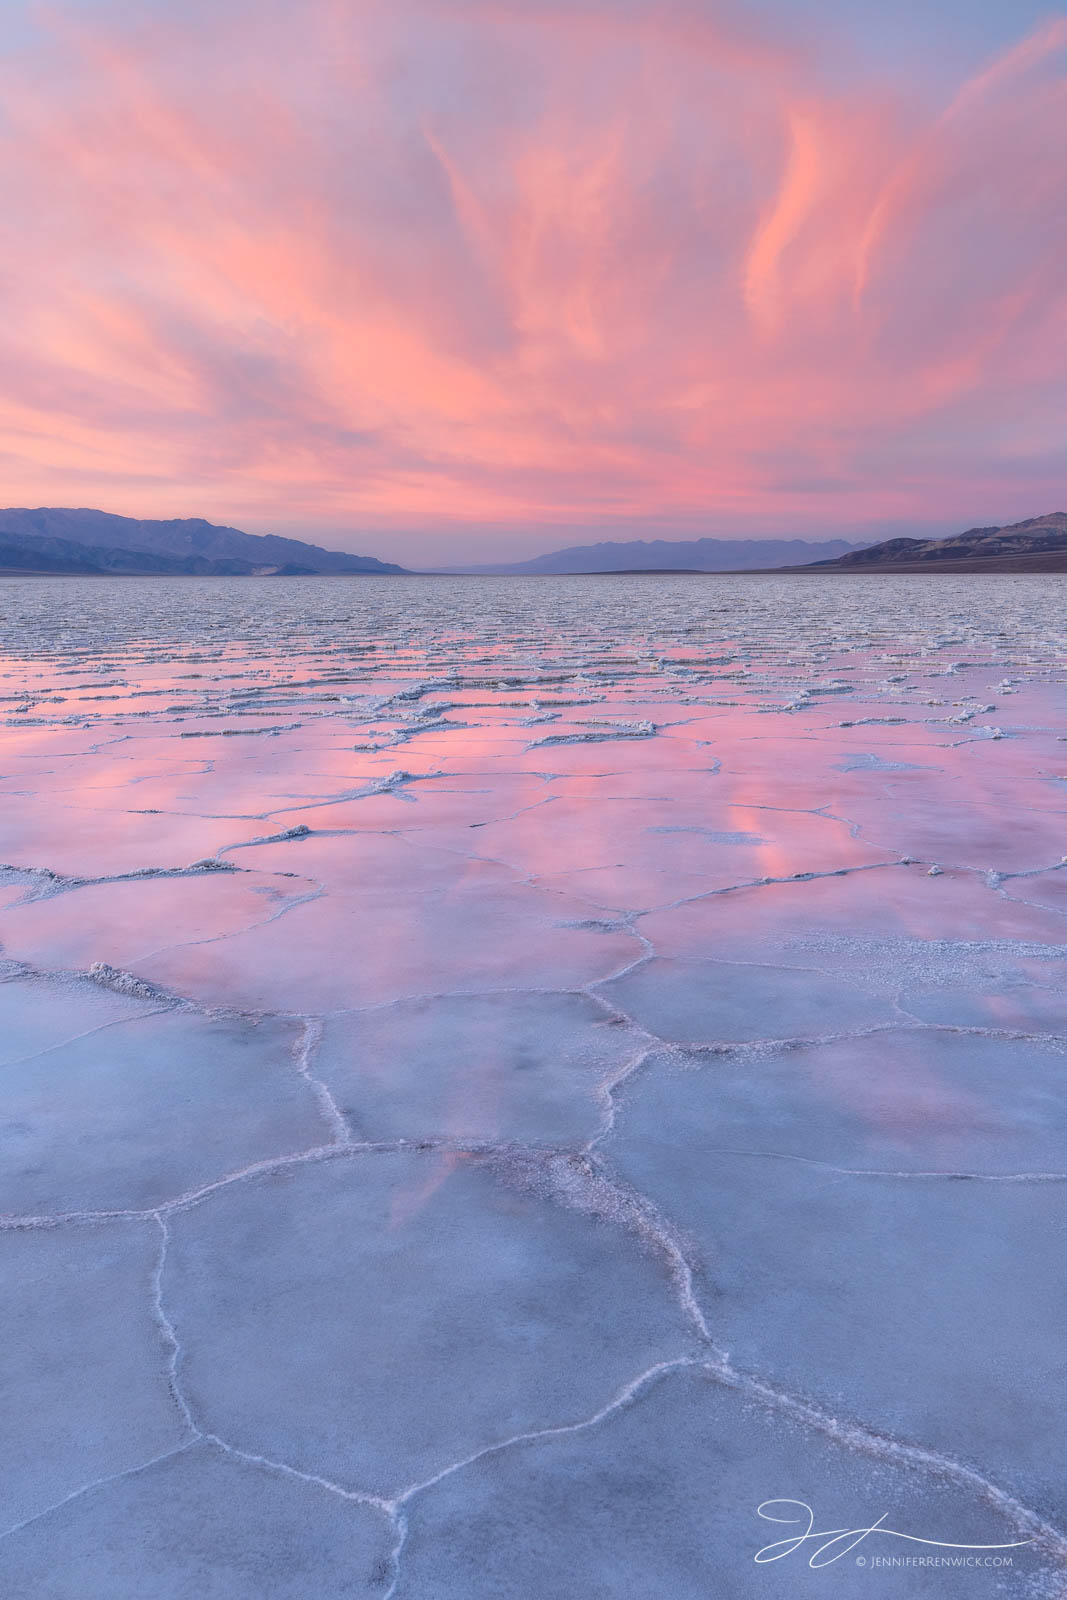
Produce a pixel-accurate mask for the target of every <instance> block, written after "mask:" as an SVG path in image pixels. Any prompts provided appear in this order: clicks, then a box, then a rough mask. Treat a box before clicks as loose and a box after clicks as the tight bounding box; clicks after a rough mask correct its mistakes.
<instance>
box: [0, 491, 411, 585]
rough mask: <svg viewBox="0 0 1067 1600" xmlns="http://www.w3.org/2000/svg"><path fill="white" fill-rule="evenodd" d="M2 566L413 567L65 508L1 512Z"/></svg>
mask: <svg viewBox="0 0 1067 1600" xmlns="http://www.w3.org/2000/svg"><path fill="white" fill-rule="evenodd" d="M0 569H7V570H9V571H37V572H111V573H124V574H133V573H159V574H169V575H175V576H177V575H185V576H190V575H208V576H242V577H244V576H250V575H252V574H255V573H270V574H275V575H278V576H295V575H298V574H302V573H314V572H322V573H379V574H380V573H390V572H392V573H402V572H404V570H405V569H404V568H403V567H398V566H396V565H394V564H393V563H392V562H388V561H378V560H376V559H375V558H374V557H373V556H354V555H349V554H348V553H347V552H345V551H341V550H323V549H322V548H321V547H320V546H318V545H314V544H305V543H304V542H303V541H302V540H300V539H283V538H280V537H279V536H278V535H276V534H256V533H244V532H243V531H242V530H241V529H240V528H228V527H220V526H218V525H217V524H215V523H212V522H205V521H204V519H203V518H202V517H180V518H175V519H173V520H170V521H153V520H145V519H139V518H136V517H120V516H116V515H115V514H114V513H113V512H109V511H94V510H89V509H80V510H68V509H65V508H59V507H40V508H38V509H37V510H32V511H31V510H27V509H24V508H12V509H9V510H6V511H0Z"/></svg>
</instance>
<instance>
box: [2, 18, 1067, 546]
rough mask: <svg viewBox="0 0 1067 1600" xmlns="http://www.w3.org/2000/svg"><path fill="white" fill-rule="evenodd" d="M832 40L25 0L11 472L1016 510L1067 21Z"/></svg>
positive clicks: (10, 371)
mask: <svg viewBox="0 0 1067 1600" xmlns="http://www.w3.org/2000/svg"><path fill="white" fill-rule="evenodd" d="M867 72H868V69H861V68H860V67H859V66H858V65H857V67H856V69H855V71H854V72H853V73H852V74H851V76H849V77H848V78H847V80H842V76H841V74H840V73H836V74H834V76H833V78H832V79H831V76H830V75H829V74H828V73H826V72H825V71H824V70H822V68H821V67H820V52H819V49H818V36H817V31H812V32H810V33H809V34H808V35H807V36H805V35H804V34H802V33H801V32H800V30H799V29H794V30H793V31H792V32H791V33H786V32H785V31H783V29H782V28H781V27H774V26H772V25H771V23H770V21H768V20H764V21H762V22H757V20H755V18H754V14H753V12H752V11H751V9H749V8H746V9H745V10H744V11H742V12H734V11H731V10H728V9H727V8H726V7H725V6H717V5H712V4H699V3H696V0H694V3H692V4H688V5H683V4H666V5H664V4H657V3H655V0H601V3H599V4H598V3H595V0H578V3H575V4H570V3H569V4H567V5H563V4H558V5H557V4H554V3H545V4H539V5H537V6H536V7H534V6H528V5H525V4H523V5H520V4H517V3H509V0H485V3H480V0H460V3H458V4H449V5H445V4H443V3H441V4H430V3H426V4H418V3H414V0H394V3H393V4H392V5H390V6H385V5H384V4H377V3H372V0H366V3H364V0H359V3H349V0H305V4H303V5H301V6H299V7H294V6H291V5H289V4H282V3H281V0H260V3H259V4H258V5H257V6H256V7H255V8H254V9H253V8H251V7H249V6H248V5H246V4H244V3H243V0H215V3H214V4H213V5H211V6H210V7H209V6H207V5H206V4H201V3H199V0H197V3H195V4H191V5H183V6H181V7H178V6H177V5H174V6H170V5H167V4H165V3H163V4H157V5H154V6H152V7H150V8H141V9H136V10H132V9H126V10H124V11H123V12H121V13H116V12H114V11H112V10H111V9H110V8H108V7H105V6H103V5H101V6H95V5H92V4H90V5H82V6H81V7H80V8H79V9H78V10H77V11H70V12H64V11H62V10H60V11H57V12H50V13H48V14H47V17H46V18H45V20H44V22H43V23H42V25H41V26H40V27H39V30H38V32H37V34H36V35H34V36H27V37H26V38H24V39H22V40H21V41H20V42H19V44H18V46H17V48H15V49H13V50H12V51H11V52H9V53H8V55H7V56H6V58H5V60H4V64H3V67H2V68H0V181H2V183H3V188H4V193H5V204H4V207H3V209H2V212H0V229H2V232H3V266H2V268H0V273H2V278H3V287H4V296H5V306H6V314H5V319H4V323H3V327H2V329H0V463H2V465H3V470H4V478H5V497H6V498H7V499H8V500H9V501H14V500H16V499H17V500H21V501H23V502H29V503H34V504H37V503H41V502H52V503H57V502H58V503H67V504H70V503H75V502H82V503H85V502H91V503H99V504H106V505H108V506H109V507H111V508H114V509H118V510H128V511H137V512H140V513H141V514H152V513H153V512H158V513H160V514H163V513H166V514H177V513H181V512H185V511H188V512H194V511H197V512H202V513H205V514H208V515H217V516H219V517H223V516H224V517H226V518H228V519H231V520H241V519H243V520H244V521H245V522H246V523H247V524H250V525H253V526H262V527H266V526H274V527H279V528H281V527H286V528H297V527H302V528H307V529H312V528H315V527H318V528H320V529H321V530H322V531H324V532H325V531H327V530H335V531H336V530H342V531H343V530H347V529H352V530H357V529H358V530H364V529H365V530H379V531H381V533H382V535H383V537H384V538H385V540H386V544H388V537H387V536H388V531H389V530H395V529H409V530H410V529H417V528H422V529H424V530H426V535H427V540H428V544H427V547H426V550H427V552H428V550H429V548H430V546H431V545H432V541H433V539H434V537H436V538H437V539H438V542H439V543H440V544H441V547H442V548H445V547H447V548H448V550H449V552H451V550H452V549H454V548H455V546H456V530H457V528H459V527H460V526H465V527H473V528H474V529H475V530H476V529H477V528H478V527H484V528H485V530H486V538H488V537H489V536H490V530H492V538H493V540H494V542H495V543H499V530H500V528H501V527H506V526H509V525H513V526H515V527H517V528H532V527H538V528H539V529H540V530H541V534H540V535H539V538H538V539H534V540H533V542H534V543H537V542H544V538H545V537H549V538H550V537H551V535H550V532H549V525H553V526H554V525H558V526H560V527H563V526H565V525H566V526H575V525H586V526H589V525H595V524H598V523H602V524H603V525H604V529H605V536H610V525H611V524H612V523H613V522H616V521H617V522H618V523H619V524H620V525H623V526H626V527H627V528H630V527H632V526H635V525H640V524H641V523H642V522H643V521H646V522H648V523H649V525H655V526H656V527H664V526H677V527H678V528H685V527H691V528H692V530H693V531H694V532H697V531H715V532H737V533H746V532H757V531H766V530H769V529H772V528H773V529H776V530H778V529H780V530H783V531H787V530H788V531H797V532H800V531H816V532H818V531H826V532H831V531H836V530H838V529H840V528H847V527H862V526H866V525H869V524H876V523H892V522H894V521H896V522H901V523H905V522H907V521H908V520H909V519H916V520H918V521H919V522H920V523H922V524H923V525H929V524H930V523H932V522H937V521H939V520H945V519H951V518H953V517H956V516H961V517H969V516H971V515H981V517H982V520H986V519H987V518H988V520H993V519H995V518H997V517H1000V516H1010V515H1012V514H1018V515H1024V514H1027V513H1029V512H1032V511H1036V510H1042V509H1048V507H1049V506H1050V505H1051V504H1052V503H1053V501H1056V500H1062V499H1063V498H1065V491H1067V455H1065V451H1064V445H1063V440H1062V424H1061V419H1062V415H1063V408H1064V403H1065V401H1067V362H1065V355H1067V349H1065V343H1067V270H1065V267H1064V263H1065V261H1067V206H1065V205H1064V187H1065V180H1067V157H1065V156H1064V154H1063V151H1064V148H1065V141H1064V137H1063V135H1064V122H1065V112H1067V19H1063V18H1053V19H1052V20H1050V21H1048V22H1046V23H1044V24H1042V25H1041V26H1040V27H1039V28H1038V29H1037V30H1035V31H1033V32H1031V33H1029V34H1027V35H1026V36H1025V37H1023V38H1021V39H1020V40H1017V41H1016V42H1015V43H1014V44H1012V45H1011V46H1009V47H1008V48H1007V50H1005V51H1004V52H1003V53H1002V54H1001V55H1000V56H999V57H998V58H997V59H995V60H993V61H991V62H988V63H987V64H986V65H985V66H984V67H983V68H981V69H980V70H979V71H978V72H977V73H976V74H974V75H973V76H972V77H971V78H970V79H969V81H966V82H962V83H954V84H946V86H945V94H944V97H943V100H942V104H941V105H940V106H931V105H929V103H928V102H927V101H925V100H924V101H922V102H920V101H918V100H917V99H916V97H915V96H914V95H913V94H912V93H911V92H910V91H909V89H908V87H907V85H906V84H903V83H901V84H900V85H899V86H895V85H894V84H893V82H892V81H888V80H887V78H886V75H885V74H884V73H882V74H880V75H879V76H878V77H877V78H874V77H870V76H865V73H867ZM472 537H474V538H475V539H476V535H473V536H472ZM378 542H379V543H380V544H381V543H382V539H381V538H380V539H379V541H378ZM468 542H469V541H468ZM525 543H526V544H527V545H529V543H530V539H529V538H527V539H526V540H525ZM409 548H411V549H412V550H413V548H414V547H413V546H409Z"/></svg>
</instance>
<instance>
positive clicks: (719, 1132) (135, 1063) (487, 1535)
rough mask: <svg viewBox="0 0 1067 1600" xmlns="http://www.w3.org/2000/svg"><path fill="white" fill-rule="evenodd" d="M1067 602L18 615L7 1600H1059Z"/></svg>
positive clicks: (3, 1471)
mask: <svg viewBox="0 0 1067 1600" xmlns="http://www.w3.org/2000/svg"><path fill="white" fill-rule="evenodd" d="M1065 597H1067V582H1065V580H1062V579H1058V578H1055V577H1042V578H1010V577H1005V578H997V579H996V580H991V579H988V578H962V577H961V578H951V577H939V578H938V579H937V580H936V581H932V580H930V579H923V578H907V577H905V578H885V577H879V578H876V579H870V578H867V579H864V578H862V577H861V578H855V579H852V578H850V579H847V580H844V579H835V580H833V581H826V580H823V579H818V578H811V579H807V578H800V579H790V580H777V579H773V578H759V579H747V578H731V579H729V580H719V579H714V578H707V579H687V578H670V577H654V578H639V579H636V578H635V579H626V578H611V579H596V578H589V579H569V580H564V581H561V580H554V579H547V580H537V579H524V580H517V581H516V580H507V579H486V580H451V579H418V580H415V579H412V580H402V579H388V578H384V579H376V580H374V581H373V582H371V581H370V580H366V581H360V582H347V581H341V580H320V579H300V580H291V581H287V582H286V583H284V584H282V583H274V582H271V581H257V580H241V581H240V582H228V581H226V580H188V581H183V582H182V583H181V584H180V585H179V584H177V583H174V582H166V581H152V580H139V579H130V580H123V581H121V582H113V581H109V580H106V579H99V580H97V579H94V580H92V581H81V580H75V579H71V580H67V579H56V580H52V581H51V582H49V583H39V584H38V583H29V582H8V583H4V584H0V650H2V651H3V652H4V655H3V657H2V658H0V672H2V677H0V839H2V843H0V861H3V862H5V863H6V866H5V867H4V868H3V870H2V871H0V947H2V948H0V958H2V962H3V965H2V966H0V1015H2V1016H3V1019H4V1028H3V1032H2V1036H0V1070H2V1072H3V1082H4V1090H5V1095H4V1103H3V1115H2V1118H0V1139H2V1149H3V1154H4V1157H5V1160H4V1163H3V1169H2V1177H0V1206H2V1207H3V1210H4V1212H5V1216H4V1218H3V1222H2V1227H0V1262H2V1266H0V1274H2V1282H3V1296H2V1300H3V1306H4V1312H3V1317H4V1337H3V1339H2V1341H0V1389H2V1393H3V1406H4V1412H5V1416H6V1417H7V1418H8V1419H9V1423H8V1429H7V1438H8V1448H7V1450H6V1451H5V1453H4V1457H3V1460H2V1462H0V1498H2V1509H0V1519H2V1527H3V1529H6V1530H7V1531H6V1532H4V1533H2V1535H0V1591H2V1592H3V1593H4V1594H8V1593H10V1594H12V1595H19V1596H22V1595H30V1594H32V1595H34V1596H37V1595H40V1596H46V1597H51V1600H74V1597H75V1596H79V1597H84V1596H88V1597H90V1600H142V1597H147V1596H149V1595H151V1596H153V1597H155V1596H160V1597H163V1600H171V1597H173V1600H179V1597H182V1600H184V1597H185V1596H187V1595H193V1594H196V1595H200V1594H211V1595H212V1596H218V1597H219V1600H259V1597H269V1600H273V1597H278V1600H304V1597H308V1596H315V1597H316V1600H330V1597H332V1596H341V1595H344V1596H346V1597H349V1596H354V1597H358V1596H360V1595H365V1596H368V1597H373V1596H380V1597H383V1600H387V1597H391V1596H395V1597H396V1600H401V1597H403V1600H437V1597H439V1596H441V1597H448V1596H453V1595H454V1596H456V1597H460V1596H462V1597H464V1600H467V1597H474V1596H480V1595H484V1596H486V1597H487V1600H488V1597H490V1596H492V1597H498V1596H499V1597H503V1596H516V1597H527V1596H542V1595H546V1596H556V1595H559V1596H563V1595H571V1594H575V1595H577V1594H581V1595H582V1596H585V1597H594V1600H622V1597H626V1600H629V1597H631V1596H634V1595H639V1596H642V1597H644V1596H649V1597H653V1596H655V1597H662V1600H676V1597H682V1600H688V1597H690V1596H692V1597H693V1600H696V1597H698V1596H699V1597H701V1600H703V1597H704V1596H707V1595H709V1594H716V1595H718V1594H722V1595H725V1596H738V1597H748V1596H750V1595H751V1596H755V1595H757V1594H758V1595H763V1594H765V1593H767V1592H771V1593H775V1594H777V1593H781V1594H783V1595H784V1594H788V1595H793V1594H809V1593H810V1594H812V1595H815V1596H820V1597H821V1596H823V1595H828V1594H829V1593H830V1592H831V1588H832V1589H833V1592H834V1593H835V1594H838V1593H840V1592H842V1585H843V1584H844V1585H847V1584H848V1583H849V1582H853V1583H855V1582H860V1581H862V1580H860V1579H857V1578H856V1577H851V1576H850V1575H848V1574H846V1567H847V1568H848V1571H849V1574H851V1573H854V1572H855V1567H854V1566H853V1564H852V1561H853V1558H851V1557H848V1558H846V1560H845V1561H844V1562H842V1563H838V1564H835V1565H833V1566H830V1567H828V1568H825V1569H819V1570H811V1569H809V1568H808V1566H807V1565H806V1562H805V1557H804V1555H803V1554H796V1555H794V1556H792V1557H790V1558H789V1559H788V1560H783V1561H781V1562H778V1563H775V1564H773V1565H766V1564H764V1565H759V1566H757V1565H756V1564H755V1563H754V1561H753V1559H752V1558H753V1556H754V1554H755V1552H756V1551H757V1550H758V1549H759V1548H760V1547H761V1546H763V1545H765V1544H767V1543H769V1542H770V1541H771V1540H772V1539H773V1538H774V1537H775V1529H774V1525H773V1524H769V1523H767V1522H765V1521H762V1520H760V1519H759V1518H758V1517H757V1515H756V1508H757V1506H758V1505H759V1503H760V1502H761V1501H763V1500H768V1499H772V1498H782V1497H794V1498H797V1499H800V1500H803V1501H805V1502H808V1503H810V1504H811V1505H812V1506H813V1507H814V1508H815V1511H816V1516H817V1519H818V1521H817V1525H818V1526H826V1527H846V1526H850V1527H859V1526H866V1525H869V1524H870V1523H871V1522H873V1521H874V1520H875V1519H876V1518H877V1517H879V1516H880V1515H882V1513H883V1512H887V1513H888V1516H887V1522H888V1524H889V1525H890V1526H892V1527H895V1528H898V1529H903V1530H905V1531H906V1532H908V1533H910V1534H912V1535H913V1536H915V1537H919V1538H926V1539H933V1540H947V1541H958V1542H971V1543H990V1544H991V1543H1011V1542H1013V1541H1018V1540H1026V1541H1030V1542H1029V1543H1027V1544H1025V1545H1024V1546H1023V1547H1021V1548H1018V1549H1016V1550H1014V1551H1013V1552H1012V1565H1011V1567H1010V1568H1003V1569H993V1570H990V1569H972V1570H971V1571H970V1572H969V1573H968V1585H969V1588H968V1592H969V1593H972V1594H975V1593H977V1594H979V1595H987V1594H988V1595H990V1596H992V1595H1012V1596H1016V1595H1017V1596H1032V1597H1035V1600H1036V1597H1050V1596H1054V1595H1060V1594H1063V1593H1065V1592H1067V1522H1065V1520H1064V1513H1063V1506H1064V1491H1065V1489H1067V1469H1065V1467H1064V1458H1063V1449H1062V1440H1063V1437H1064V1435H1065V1433H1067V1416H1065V1415H1064V1406H1063V1382H1062V1375H1063V1372H1064V1370H1065V1368H1067V1346H1065V1343H1064V1334H1063V1329H1064V1327H1067V1304H1065V1303H1064V1294H1063V1287H1062V1274H1061V1273H1060V1271H1059V1259H1058V1258H1059V1255H1060V1254H1061V1253H1062V1239H1063V1235H1064V1221H1065V1207H1067V1150H1065V1142H1067V1141H1065V1123H1067V1112H1065V1110H1064V1094H1063V1083H1064V1067H1065V1065H1067V1002H1065V1000H1064V993H1065V989H1067V985H1065V982H1064V980H1065V977H1067V866H1065V864H1064V858H1065V855H1067V745H1065V742H1064V741H1065V739H1067V718H1065V716H1064V699H1063V670H1062V663H1063V659H1064V644H1065V640H1067V630H1065V628H1064V621H1063V619H1064V616H1065V614H1067V612H1065V607H1064V603H1063V602H1064V599H1065ZM871 1538H872V1541H873V1539H874V1538H875V1536H874V1535H872V1536H871ZM864 1548H865V1549H866V1548H869V1549H871V1551H872V1554H874V1553H876V1552H875V1551H874V1547H873V1544H872V1543H871V1542H870V1541H869V1542H868V1544H867V1545H865V1546H864ZM877 1553H887V1554H889V1553H892V1554H895V1553H897V1551H896V1550H889V1549H888V1548H887V1547H885V1546H883V1547H882V1549H881V1551H879V1552H877ZM871 1581H872V1582H873V1581H877V1582H878V1584H879V1585H880V1592H882V1593H886V1594H888V1595H892V1596H897V1595H900V1596H910V1595H912V1594H916V1595H918V1594H926V1595H930V1594H941V1593H944V1594H948V1593H949V1592H952V1593H956V1592H958V1585H959V1574H957V1573H955V1572H954V1571H952V1570H951V1569H949V1570H947V1571H946V1570H933V1571H931V1570H923V1569H914V1568H912V1569H908V1568H900V1569H894V1570H885V1571H882V1572H880V1573H879V1574H878V1575H877V1579H875V1577H874V1575H873V1574H872V1575H871Z"/></svg>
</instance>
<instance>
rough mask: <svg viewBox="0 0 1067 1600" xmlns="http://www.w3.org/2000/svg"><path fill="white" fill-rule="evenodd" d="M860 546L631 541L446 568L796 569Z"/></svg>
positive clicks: (550, 570) (520, 570)
mask: <svg viewBox="0 0 1067 1600" xmlns="http://www.w3.org/2000/svg"><path fill="white" fill-rule="evenodd" d="M862 548H863V546H862V544H861V543H859V542H856V543H854V544H850V543H849V542H848V541H847V540H845V539H827V540H822V541H816V540H808V539H631V540H629V541H627V542H620V541H617V540H607V541H605V542H604V543H602V544H581V545H571V546H569V547H568V548H567V549H565V550H552V551H549V552H548V553H547V554H546V555H541V556H534V557H532V558H531V559H530V560H529V561H513V562H510V563H504V562H496V563H493V564H492V565H489V566H481V567H473V566H472V567H450V568H448V569H447V570H449V571H451V572H466V573H481V572H484V573H497V574H501V575H506V574H515V575H519V574H522V573H538V572H543V573H546V574H550V573H581V572H750V571H756V570H758V569H759V568H761V567H784V566H800V565H802V564H804V563H805V562H809V561H812V560H815V559H816V558H818V557H820V556H822V557H826V556H839V555H846V554H849V553H851V552H852V551H856V550H860V549H862Z"/></svg>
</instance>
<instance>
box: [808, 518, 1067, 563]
mask: <svg viewBox="0 0 1067 1600" xmlns="http://www.w3.org/2000/svg"><path fill="white" fill-rule="evenodd" d="M805 570H806V571H809V572H817V571H835V570H836V571H848V572H872V571H877V572H884V571H899V572H931V571H938V572H941V571H944V572H948V571H956V572H1067V511H1049V512H1047V513H1046V514H1045V515H1044V516H1042V517H1029V518H1027V519H1026V521H1025V522H1013V523H1010V524H1009V525H1008V526H1006V527H1003V528H969V529H968V530H967V532H966V533H957V534H954V535H953V536H952V537H951V538H949V539H886V540H884V541H883V542H882V543H881V544H872V545H868V546H867V547H866V549H863V550H853V551H850V552H848V553H847V554H845V555H842V556H838V557H837V558H836V559H834V560H831V561H817V562H811V563H808V565H807V566H806V568H805Z"/></svg>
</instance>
